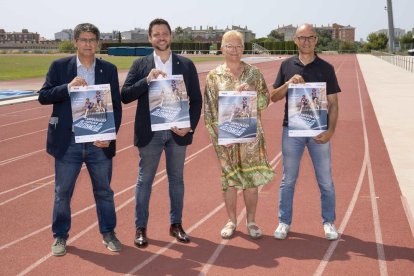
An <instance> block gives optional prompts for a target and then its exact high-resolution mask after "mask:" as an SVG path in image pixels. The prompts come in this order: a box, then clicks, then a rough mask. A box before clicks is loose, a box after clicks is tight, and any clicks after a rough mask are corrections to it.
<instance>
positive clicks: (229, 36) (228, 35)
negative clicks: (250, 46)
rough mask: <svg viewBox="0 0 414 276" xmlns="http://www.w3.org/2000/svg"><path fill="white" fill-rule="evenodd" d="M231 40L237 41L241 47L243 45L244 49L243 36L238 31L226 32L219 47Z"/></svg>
mask: <svg viewBox="0 0 414 276" xmlns="http://www.w3.org/2000/svg"><path fill="white" fill-rule="evenodd" d="M232 38H236V39H239V40H240V43H241V45H243V47H244V37H243V34H242V33H241V32H239V31H236V30H231V31H227V32H226V33H225V34H224V35H223V38H222V39H221V45H222V46H224V44H225V43H226V41H229V40H230V39H232Z"/></svg>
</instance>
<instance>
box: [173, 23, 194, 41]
mask: <svg viewBox="0 0 414 276" xmlns="http://www.w3.org/2000/svg"><path fill="white" fill-rule="evenodd" d="M173 42H193V37H192V36H191V35H190V34H189V33H188V32H186V31H185V29H183V28H181V27H180V26H178V27H177V28H175V30H174V36H173Z"/></svg>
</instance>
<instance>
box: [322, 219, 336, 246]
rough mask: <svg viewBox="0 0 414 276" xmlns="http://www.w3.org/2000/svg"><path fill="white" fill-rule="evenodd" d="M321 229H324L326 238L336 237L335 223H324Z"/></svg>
mask: <svg viewBox="0 0 414 276" xmlns="http://www.w3.org/2000/svg"><path fill="white" fill-rule="evenodd" d="M323 230H324V231H325V238H326V239H328V240H330V241H333V240H336V239H338V237H339V234H338V231H337V230H336V227H335V224H333V223H330V222H327V223H324V225H323Z"/></svg>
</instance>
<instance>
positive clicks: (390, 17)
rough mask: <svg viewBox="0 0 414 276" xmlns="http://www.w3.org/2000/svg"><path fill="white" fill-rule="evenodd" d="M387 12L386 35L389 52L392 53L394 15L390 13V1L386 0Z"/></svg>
mask: <svg viewBox="0 0 414 276" xmlns="http://www.w3.org/2000/svg"><path fill="white" fill-rule="evenodd" d="M386 8H387V12H388V37H389V46H390V47H389V49H388V51H389V52H390V53H394V41H395V39H394V17H393V15H392V1H391V0H387V6H386Z"/></svg>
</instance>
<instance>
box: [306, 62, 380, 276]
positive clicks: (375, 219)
mask: <svg viewBox="0 0 414 276" xmlns="http://www.w3.org/2000/svg"><path fill="white" fill-rule="evenodd" d="M354 62H355V65H354V67H355V71H356V78H357V84H358V95H359V106H360V110H361V121H362V128H363V134H364V150H365V153H364V162H363V165H362V168H361V172H360V175H359V179H358V183H357V186H356V187H355V191H354V195H353V197H352V200H351V202H350V204H349V205H348V209H347V212H346V214H345V216H344V219H343V220H342V223H341V226H340V228H339V229H338V231H339V233H340V234H341V233H343V232H344V230H345V228H346V225H347V224H348V221H349V219H350V217H351V214H352V212H353V210H354V207H355V204H356V200H357V198H358V195H359V192H360V190H361V185H362V182H363V176H364V175H365V172H366V169H368V181H369V187H370V198H371V205H372V212H373V214H372V215H373V222H374V228H375V241H376V245H377V254H378V264H379V270H380V275H381V276H386V275H388V272H387V263H386V262H385V253H384V245H383V241H382V234H381V226H380V222H379V214H378V206H377V202H376V196H375V188H374V180H373V173H372V167H371V157H370V154H369V140H368V133H367V128H366V121H365V113H364V109H363V104H362V93H361V86H360V80H359V75H358V71H357V68H358V67H357V63H356V56H355V61H354ZM339 239H340V237H339V238H338V240H336V241H334V242H332V243H331V245H330V246H329V248H328V250H327V251H326V253H325V256H324V257H323V258H322V261H321V262H320V264H319V266H318V268H317V269H316V271H315V273H314V274H313V275H314V276H316V275H322V273H323V272H324V270H325V268H326V266H327V265H328V262H329V260H330V258H331V257H332V255H333V252H334V251H335V249H336V247H337V245H338V243H339Z"/></svg>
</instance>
